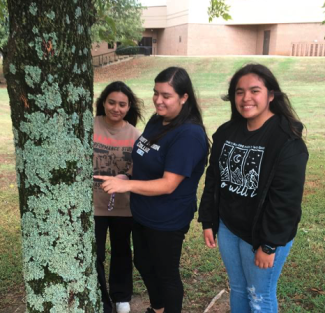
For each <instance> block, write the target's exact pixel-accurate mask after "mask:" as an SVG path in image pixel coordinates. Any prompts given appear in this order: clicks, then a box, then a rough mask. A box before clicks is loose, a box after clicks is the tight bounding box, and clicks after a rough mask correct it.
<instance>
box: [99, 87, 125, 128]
mask: <svg viewBox="0 0 325 313" xmlns="http://www.w3.org/2000/svg"><path fill="white" fill-rule="evenodd" d="M129 109H130V104H129V99H128V97H127V96H126V95H125V94H124V93H123V92H120V91H114V92H111V93H110V94H109V95H108V96H107V98H106V100H105V102H104V110H105V115H106V121H107V122H108V124H110V125H112V126H114V127H120V126H123V124H124V121H123V119H124V117H125V115H126V114H127V113H128V112H129Z"/></svg>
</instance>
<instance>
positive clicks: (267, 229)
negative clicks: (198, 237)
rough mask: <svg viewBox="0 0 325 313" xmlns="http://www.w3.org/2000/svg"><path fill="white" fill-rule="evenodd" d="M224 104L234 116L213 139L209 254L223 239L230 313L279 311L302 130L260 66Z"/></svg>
mask: <svg viewBox="0 0 325 313" xmlns="http://www.w3.org/2000/svg"><path fill="white" fill-rule="evenodd" d="M225 100H229V101H230V103H231V110H232V115H231V119H230V121H229V122H227V123H225V124H223V125H221V126H220V127H219V128H218V130H217V132H216V133H215V134H214V135H213V146H212V151H211V156H210V164H209V167H208V169H207V172H206V181H205V188H204V192H203V195H202V199H201V204H200V209H199V222H202V226H203V231H204V239H205V243H206V245H207V246H208V247H209V248H214V247H215V246H216V243H215V234H217V236H218V245H219V250H220V253H221V257H222V259H223V262H224V264H225V266H226V269H227V273H228V276H229V282H230V288H231V293H230V305H231V312H232V313H245V312H263V313H265V312H277V310H278V305H277V298H276V287H277V281H278V279H279V276H280V273H281V270H282V267H283V264H284V262H285V260H286V257H287V255H288V254H289V251H290V248H291V246H292V242H293V238H294V237H295V235H296V232H297V226H298V223H299V221H300V217H301V201H302V194H303V186H304V181H305V170H306V163H307V160H308V151H307V148H306V146H305V144H304V141H303V140H302V129H303V126H302V124H301V123H300V122H299V120H298V118H297V116H296V114H295V112H294V110H293V108H292V107H291V104H290V101H289V99H288V97H287V96H286V95H285V94H284V93H283V92H282V91H281V89H280V86H279V84H278V82H277V80H276V78H275V77H274V75H273V74H272V73H271V71H270V70H269V69H268V68H267V67H265V66H263V65H260V64H248V65H246V66H245V67H243V68H241V69H240V70H238V71H237V72H236V73H235V74H234V76H233V77H232V79H231V81H230V85H229V89H228V95H227V96H226V97H225Z"/></svg>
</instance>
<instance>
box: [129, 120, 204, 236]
mask: <svg viewBox="0 0 325 313" xmlns="http://www.w3.org/2000/svg"><path fill="white" fill-rule="evenodd" d="M162 127H163V126H162V124H161V121H158V122H155V123H152V122H149V123H148V124H147V126H146V128H145V130H144V132H143V134H142V135H141V136H140V137H139V139H138V140H137V141H136V142H135V144H134V148H133V152H132V159H133V174H132V179H134V180H154V179H159V178H162V177H163V174H164V172H165V171H166V172H171V173H175V174H179V175H182V176H185V178H184V180H183V181H182V182H181V183H180V184H179V186H178V187H177V188H176V189H175V190H174V192H173V193H171V194H166V195H161V196H142V195H138V194H135V193H131V211H132V215H133V218H134V219H135V220H136V221H137V222H138V223H140V224H142V225H144V226H147V227H149V228H152V229H157V230H169V231H174V230H178V229H181V228H183V227H185V226H187V225H189V223H190V222H191V220H192V219H193V216H194V212H195V211H196V209H197V207H196V202H197V199H196V191H197V186H198V183H199V180H200V178H201V176H202V174H203V172H204V167H205V164H206V158H207V140H206V136H205V133H204V131H203V128H202V127H201V126H199V125H195V124H190V123H185V124H183V125H180V126H178V127H176V128H175V129H173V130H171V131H169V132H168V133H167V134H166V135H165V136H164V137H163V138H161V139H159V140H158V142H157V143H156V144H153V145H151V146H150V145H149V144H148V141H149V140H150V138H153V137H154V136H155V134H157V133H158V132H160V131H161V130H162Z"/></svg>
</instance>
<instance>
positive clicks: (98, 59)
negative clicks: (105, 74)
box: [92, 51, 129, 67]
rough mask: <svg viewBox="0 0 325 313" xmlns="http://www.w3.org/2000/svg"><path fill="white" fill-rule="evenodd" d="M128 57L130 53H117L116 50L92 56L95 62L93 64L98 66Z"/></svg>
mask: <svg viewBox="0 0 325 313" xmlns="http://www.w3.org/2000/svg"><path fill="white" fill-rule="evenodd" d="M128 57H129V56H128V55H117V54H116V53H115V51H111V52H108V53H104V54H100V55H94V56H93V57H92V62H93V66H95V67H97V66H104V65H107V64H110V63H114V62H117V61H119V60H123V59H125V58H128Z"/></svg>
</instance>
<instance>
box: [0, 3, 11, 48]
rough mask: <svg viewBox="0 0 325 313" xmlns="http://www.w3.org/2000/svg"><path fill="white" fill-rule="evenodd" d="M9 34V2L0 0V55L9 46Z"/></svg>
mask: <svg viewBox="0 0 325 313" xmlns="http://www.w3.org/2000/svg"><path fill="white" fill-rule="evenodd" d="M8 34H9V19H8V10H7V1H6V0H0V53H1V54H3V47H5V45H6V44H7V41H8Z"/></svg>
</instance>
